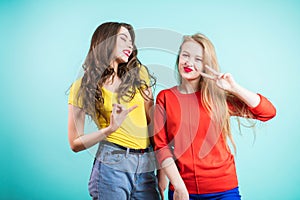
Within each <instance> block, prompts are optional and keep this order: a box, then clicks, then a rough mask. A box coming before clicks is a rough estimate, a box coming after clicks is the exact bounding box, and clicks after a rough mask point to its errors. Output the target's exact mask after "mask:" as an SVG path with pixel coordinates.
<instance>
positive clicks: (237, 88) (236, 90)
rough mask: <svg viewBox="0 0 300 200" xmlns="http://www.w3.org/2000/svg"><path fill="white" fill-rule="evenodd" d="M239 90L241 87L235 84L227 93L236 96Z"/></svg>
mask: <svg viewBox="0 0 300 200" xmlns="http://www.w3.org/2000/svg"><path fill="white" fill-rule="evenodd" d="M240 89H241V86H240V85H239V84H237V83H235V84H234V85H233V86H232V88H231V91H229V92H230V93H232V94H234V95H237V94H239V92H240Z"/></svg>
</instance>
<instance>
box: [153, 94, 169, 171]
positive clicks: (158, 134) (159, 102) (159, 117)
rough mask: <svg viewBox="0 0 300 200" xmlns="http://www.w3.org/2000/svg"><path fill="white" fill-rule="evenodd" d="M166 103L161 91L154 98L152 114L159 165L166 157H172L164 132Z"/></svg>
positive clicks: (155, 148)
mask: <svg viewBox="0 0 300 200" xmlns="http://www.w3.org/2000/svg"><path fill="white" fill-rule="evenodd" d="M165 105H166V102H165V94H164V91H161V92H160V93H159V94H158V95H157V98H156V105H155V114H154V137H153V138H154V150H155V152H156V157H157V160H158V163H159V164H160V165H161V163H162V162H163V161H164V160H165V159H166V158H168V157H173V153H172V151H171V149H170V147H169V140H168V136H167V132H166V106H165Z"/></svg>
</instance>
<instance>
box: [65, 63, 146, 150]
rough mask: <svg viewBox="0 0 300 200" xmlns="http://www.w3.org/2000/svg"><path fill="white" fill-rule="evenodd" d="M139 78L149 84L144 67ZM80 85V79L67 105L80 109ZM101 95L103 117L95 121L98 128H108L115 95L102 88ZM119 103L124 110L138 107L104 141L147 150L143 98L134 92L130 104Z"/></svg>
mask: <svg viewBox="0 0 300 200" xmlns="http://www.w3.org/2000/svg"><path fill="white" fill-rule="evenodd" d="M140 77H141V78H142V79H143V80H145V81H146V83H147V84H149V82H150V80H149V76H148V74H147V71H146V69H145V68H144V67H141V71H140ZM80 85H81V78H80V79H78V80H76V81H75V82H74V83H73V84H72V86H71V88H70V94H69V100H68V103H69V104H71V105H73V106H77V107H79V108H82V101H81V99H78V101H77V94H78V90H79V88H80ZM102 95H103V98H104V110H105V111H104V113H103V115H104V116H100V117H99V118H98V119H97V122H96V124H97V125H98V128H99V129H101V128H104V127H107V126H109V123H110V114H111V111H112V104H113V103H117V93H113V92H111V91H109V90H107V89H105V88H104V87H102ZM120 103H121V104H122V105H124V106H125V107H126V108H129V107H131V106H134V105H137V106H138V107H137V108H135V109H134V110H133V111H131V112H130V113H129V114H128V115H127V117H126V119H125V120H124V121H123V123H122V124H121V126H120V127H119V128H118V129H117V130H116V131H115V132H113V133H112V134H110V135H109V136H108V137H107V138H106V139H107V141H109V142H113V143H116V144H119V145H122V146H124V147H129V148H133V149H144V148H147V147H148V146H149V144H150V142H149V138H148V128H147V119H146V112H145V106H144V98H143V97H142V95H141V94H140V92H139V91H137V92H136V94H135V96H134V98H133V99H132V100H131V101H130V102H124V101H122V99H121V100H120Z"/></svg>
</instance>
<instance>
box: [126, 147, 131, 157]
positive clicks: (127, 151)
mask: <svg viewBox="0 0 300 200" xmlns="http://www.w3.org/2000/svg"><path fill="white" fill-rule="evenodd" d="M129 150H130V149H129V148H127V150H126V155H125V157H126V158H127V157H128V154H129Z"/></svg>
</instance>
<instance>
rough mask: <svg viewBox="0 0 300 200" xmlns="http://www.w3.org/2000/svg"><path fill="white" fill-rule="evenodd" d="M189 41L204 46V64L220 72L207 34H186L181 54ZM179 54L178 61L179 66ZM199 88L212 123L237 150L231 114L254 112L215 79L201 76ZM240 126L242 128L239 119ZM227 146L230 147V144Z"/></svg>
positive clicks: (241, 114) (246, 115) (248, 115)
mask: <svg viewBox="0 0 300 200" xmlns="http://www.w3.org/2000/svg"><path fill="white" fill-rule="evenodd" d="M187 41H195V42H197V43H198V44H200V45H201V46H202V48H203V61H202V62H203V66H205V65H208V66H209V67H211V68H212V69H214V70H215V71H217V72H220V68H219V64H218V60H217V56H216V52H215V48H214V45H213V44H212V42H211V41H210V40H209V39H208V38H207V37H206V36H205V35H203V34H201V33H196V34H194V35H192V36H184V38H183V42H182V44H181V46H180V49H179V54H180V52H181V47H182V45H183V44H184V43H185V42H187ZM179 54H178V57H177V61H176V65H177V67H178V62H179ZM203 69H204V70H203V72H204V73H206V74H210V75H212V74H211V72H210V71H208V70H207V69H206V68H205V67H204V68H203ZM199 88H200V92H201V103H202V105H203V106H204V108H205V109H206V110H207V111H208V113H209V114H210V117H211V120H212V123H213V125H214V126H216V127H215V130H218V131H221V133H222V137H223V138H224V139H225V141H226V140H227V139H229V140H230V142H231V144H232V145H233V148H234V151H235V152H236V146H235V143H234V140H233V137H232V133H231V129H230V116H232V115H234V116H243V117H247V118H251V117H252V113H251V112H250V111H249V110H248V109H247V105H246V104H245V103H243V102H242V101H239V100H238V99H237V97H235V96H233V95H232V94H230V93H228V92H226V91H224V90H222V89H220V88H219V87H218V86H217V85H216V84H215V82H214V81H213V80H210V79H207V78H203V77H201V78H200V81H199ZM228 104H230V105H232V107H233V108H234V109H233V110H232V109H229V107H228ZM238 126H239V129H240V121H239V119H238ZM251 126H254V125H251ZM227 147H228V148H229V146H228V144H227Z"/></svg>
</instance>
